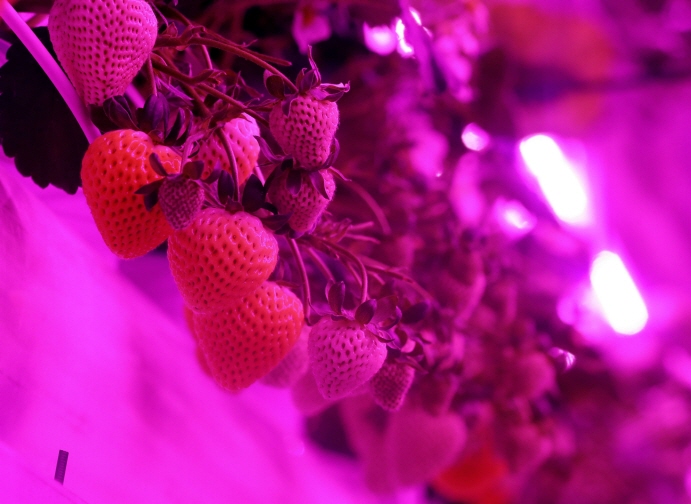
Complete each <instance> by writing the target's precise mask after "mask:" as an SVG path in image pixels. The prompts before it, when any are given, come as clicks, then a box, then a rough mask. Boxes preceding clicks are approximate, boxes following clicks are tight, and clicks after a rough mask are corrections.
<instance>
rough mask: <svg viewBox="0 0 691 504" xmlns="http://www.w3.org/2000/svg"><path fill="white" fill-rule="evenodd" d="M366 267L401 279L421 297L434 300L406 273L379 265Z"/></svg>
mask: <svg viewBox="0 0 691 504" xmlns="http://www.w3.org/2000/svg"><path fill="white" fill-rule="evenodd" d="M367 268H368V269H369V270H371V271H373V272H376V273H381V274H382V275H388V276H390V277H393V278H395V279H397V280H401V281H402V282H405V283H407V284H408V285H410V286H411V287H412V288H413V289H415V290H416V291H417V292H418V294H420V295H421V296H422V297H424V298H426V299H429V300H432V301H433V300H434V296H432V294H430V293H429V292H427V291H426V290H425V289H424V288H423V287H422V286H421V285H420V284H418V283H417V282H416V281H415V280H413V279H412V278H410V277H407V276H406V275H404V274H402V273H398V272H396V271H391V270H388V269H386V268H380V267H379V266H373V265H371V264H370V265H368V266H367Z"/></svg>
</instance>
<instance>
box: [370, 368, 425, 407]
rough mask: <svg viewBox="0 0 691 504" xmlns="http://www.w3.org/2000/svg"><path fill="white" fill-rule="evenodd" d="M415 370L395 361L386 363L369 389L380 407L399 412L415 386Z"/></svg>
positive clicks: (372, 380) (373, 378)
mask: <svg viewBox="0 0 691 504" xmlns="http://www.w3.org/2000/svg"><path fill="white" fill-rule="evenodd" d="M413 378H415V370H414V369H413V368H412V367H410V366H406V365H405V364H401V363H400V362H395V361H388V360H387V361H386V362H384V365H383V366H382V367H381V369H380V370H379V371H378V372H377V374H375V375H374V376H373V377H372V379H371V380H370V381H369V382H368V383H369V389H370V391H371V393H372V397H373V398H374V402H376V403H377V404H378V405H379V406H381V407H382V408H384V409H385V410H387V411H398V410H399V409H400V408H401V406H402V405H403V401H404V400H405V397H406V394H407V393H408V390H409V389H410V386H411V385H412V384H413Z"/></svg>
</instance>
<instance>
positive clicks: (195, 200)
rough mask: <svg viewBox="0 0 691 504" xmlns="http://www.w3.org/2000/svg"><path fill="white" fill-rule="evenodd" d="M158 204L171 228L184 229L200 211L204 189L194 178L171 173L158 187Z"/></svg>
mask: <svg viewBox="0 0 691 504" xmlns="http://www.w3.org/2000/svg"><path fill="white" fill-rule="evenodd" d="M158 204H159V205H160V206H161V210H163V215H165V216H166V220H167V221H168V224H170V225H171V227H172V228H173V229H184V228H186V227H187V226H189V224H190V223H191V222H192V220H193V219H194V217H195V216H196V215H197V214H198V213H199V212H200V211H201V209H202V205H203V204H204V189H203V188H202V186H201V184H200V183H199V182H197V181H196V180H192V179H189V178H187V177H184V176H176V175H173V176H172V177H167V178H166V179H165V180H164V181H163V183H162V184H161V187H160V188H159V189H158Z"/></svg>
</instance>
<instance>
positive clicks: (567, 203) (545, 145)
mask: <svg viewBox="0 0 691 504" xmlns="http://www.w3.org/2000/svg"><path fill="white" fill-rule="evenodd" d="M519 150H520V153H521V156H522V158H523V161H524V162H525V165H526V167H527V168H528V171H529V172H530V173H531V174H532V175H533V176H534V177H535V178H536V179H537V183H538V185H539V186H540V190H541V191H542V193H543V195H544V197H545V199H546V200H547V202H548V203H549V205H550V206H551V207H552V210H553V211H554V213H555V215H556V216H557V217H558V218H559V219H560V220H562V221H563V222H565V223H567V224H572V225H576V226H583V225H586V224H589V223H590V209H589V207H588V195H587V194H586V191H585V187H584V185H583V182H582V181H581V179H580V177H579V175H578V173H577V171H576V169H575V167H574V166H573V165H572V164H571V163H570V162H569V160H568V159H567V158H566V156H564V153H563V152H562V150H561V148H559V145H557V143H556V142H555V141H554V139H553V138H551V137H549V136H547V135H534V136H531V137H528V138H525V139H524V140H522V141H521V143H520V145H519Z"/></svg>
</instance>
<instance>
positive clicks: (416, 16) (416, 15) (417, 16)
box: [410, 7, 422, 26]
mask: <svg viewBox="0 0 691 504" xmlns="http://www.w3.org/2000/svg"><path fill="white" fill-rule="evenodd" d="M410 15H411V16H413V19H414V20H415V22H416V23H417V24H418V25H419V26H422V18H421V17H420V13H419V12H418V11H416V10H415V9H413V8H412V7H411V8H410Z"/></svg>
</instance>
